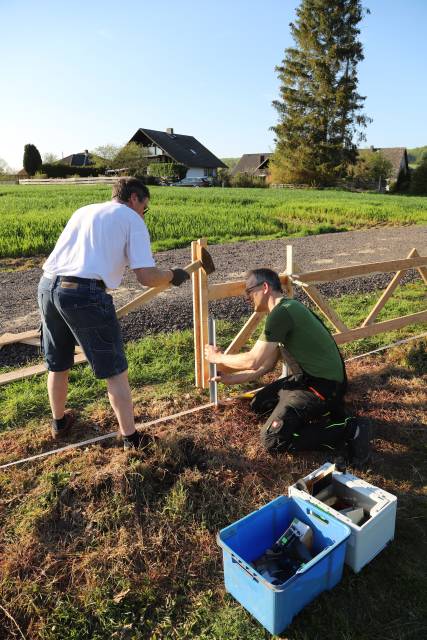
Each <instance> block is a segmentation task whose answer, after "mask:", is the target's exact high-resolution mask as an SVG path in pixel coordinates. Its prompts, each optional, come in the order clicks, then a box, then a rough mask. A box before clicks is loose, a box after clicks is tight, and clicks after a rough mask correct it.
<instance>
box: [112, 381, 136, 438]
mask: <svg viewBox="0 0 427 640" xmlns="http://www.w3.org/2000/svg"><path fill="white" fill-rule="evenodd" d="M107 390H108V399H109V401H110V404H111V406H112V408H113V409H114V413H115V414H116V418H117V421H118V423H119V429H120V433H121V434H122V435H123V436H130V435H132V433H134V432H135V418H134V415H133V402H132V396H131V392H130V386H129V378H128V372H127V371H123V373H119V374H118V375H117V376H113V377H112V378H107Z"/></svg>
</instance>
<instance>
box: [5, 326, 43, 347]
mask: <svg viewBox="0 0 427 640" xmlns="http://www.w3.org/2000/svg"><path fill="white" fill-rule="evenodd" d="M39 335H40V333H39V332H38V331H37V329H31V330H30V331H23V332H22V333H4V334H3V335H2V336H0V347H4V346H5V345H6V344H14V343H15V342H23V341H24V340H30V339H33V338H37V337H38V336H39Z"/></svg>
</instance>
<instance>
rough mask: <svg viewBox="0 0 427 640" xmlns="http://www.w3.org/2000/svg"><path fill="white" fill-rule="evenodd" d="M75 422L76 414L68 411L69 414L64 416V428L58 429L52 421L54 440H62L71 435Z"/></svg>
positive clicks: (51, 430)
mask: <svg viewBox="0 0 427 640" xmlns="http://www.w3.org/2000/svg"><path fill="white" fill-rule="evenodd" d="M75 421H76V416H75V415H74V413H72V411H67V413H65V414H64V425H63V426H62V427H58V426H57V425H56V423H55V422H54V421H53V420H52V426H51V429H50V432H51V434H52V438H53V439H54V440H61V439H62V438H64V437H65V436H66V435H68V434H69V433H70V431H71V429H72V426H73V424H74V422H75Z"/></svg>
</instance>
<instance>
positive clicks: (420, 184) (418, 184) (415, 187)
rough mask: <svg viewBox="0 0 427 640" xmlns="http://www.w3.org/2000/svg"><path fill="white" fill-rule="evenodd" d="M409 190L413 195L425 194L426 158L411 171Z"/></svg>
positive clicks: (426, 185) (426, 191)
mask: <svg viewBox="0 0 427 640" xmlns="http://www.w3.org/2000/svg"><path fill="white" fill-rule="evenodd" d="M410 192H411V193H413V194H414V195H427V158H424V159H423V161H422V162H421V163H420V164H419V165H418V166H417V168H416V169H414V171H413V172H412V176H411V188H410Z"/></svg>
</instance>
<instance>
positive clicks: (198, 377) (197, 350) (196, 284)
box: [191, 240, 203, 388]
mask: <svg viewBox="0 0 427 640" xmlns="http://www.w3.org/2000/svg"><path fill="white" fill-rule="evenodd" d="M198 255H199V253H198V250H197V241H196V240H194V241H193V242H192V243H191V261H192V262H195V261H196V260H197V259H198ZM191 287H192V294H193V335H194V379H195V384H196V387H199V388H200V387H202V386H203V380H202V352H201V344H202V336H201V330H200V294H199V289H200V269H196V271H195V272H194V273H193V274H192V276H191Z"/></svg>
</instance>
